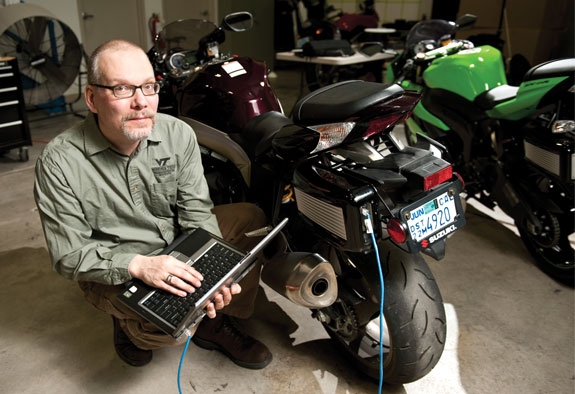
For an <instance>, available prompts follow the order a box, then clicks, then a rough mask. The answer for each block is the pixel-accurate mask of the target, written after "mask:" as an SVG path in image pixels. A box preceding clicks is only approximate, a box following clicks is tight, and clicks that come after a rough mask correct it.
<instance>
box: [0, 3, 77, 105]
mask: <svg viewBox="0 0 575 394" xmlns="http://www.w3.org/2000/svg"><path fill="white" fill-rule="evenodd" d="M0 34H1V36H0V56H13V57H15V58H17V60H18V67H19V69H20V73H21V76H22V88H23V95H24V102H25V103H26V104H28V105H39V104H45V103H50V102H53V101H54V100H56V99H58V98H60V96H61V95H62V94H63V93H64V92H65V91H66V90H67V89H68V88H69V87H70V86H71V85H72V83H73V82H74V80H75V79H76V77H77V75H78V73H79V71H80V64H81V62H82V55H83V50H82V46H81V45H80V43H79V42H78V39H77V38H76V36H75V35H74V33H73V32H72V30H71V29H70V28H69V27H68V26H67V25H66V24H64V23H62V22H60V21H58V20H57V19H56V18H55V17H54V16H53V15H52V14H51V13H50V12H49V11H48V10H46V9H44V8H41V7H38V6H36V5H32V4H25V3H20V4H13V5H8V6H6V7H2V8H0Z"/></svg>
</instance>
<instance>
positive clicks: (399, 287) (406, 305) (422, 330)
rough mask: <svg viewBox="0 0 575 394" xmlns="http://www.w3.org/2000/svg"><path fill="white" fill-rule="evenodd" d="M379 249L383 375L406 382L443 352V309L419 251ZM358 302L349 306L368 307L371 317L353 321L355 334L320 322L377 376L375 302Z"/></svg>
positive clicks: (428, 368)
mask: <svg viewBox="0 0 575 394" xmlns="http://www.w3.org/2000/svg"><path fill="white" fill-rule="evenodd" d="M382 246H383V245H382ZM382 249H383V250H380V259H381V264H382V269H383V273H384V288H385V290H384V291H385V295H384V296H385V297H384V307H383V315H384V320H385V322H384V324H383V329H384V332H383V347H384V353H383V356H384V360H383V381H384V382H385V383H389V384H403V383H409V382H413V381H416V380H418V379H420V378H422V377H423V376H425V375H426V374H428V373H429V372H430V371H431V370H432V369H433V367H435V365H436V364H437V362H438V361H439V358H440V357H441V354H442V353H443V349H444V346H445V338H446V318H445V309H444V307H443V301H442V298H441V294H440V292H439V288H438V286H437V283H436V281H435V278H434V277H433V274H432V273H431V270H430V269H429V267H428V266H427V264H426V262H425V260H424V259H423V258H422V257H421V256H420V255H412V254H409V253H406V252H403V251H401V250H400V249H399V248H397V247H394V246H392V245H390V246H389V247H387V248H386V247H382ZM377 298H379V295H378V296H377ZM363 303H364V305H356V306H355V308H362V307H366V306H367V307H368V308H371V309H372V314H371V319H370V320H368V321H367V322H364V323H363V324H361V323H359V325H358V326H357V333H358V335H357V337H356V338H355V339H352V340H349V339H347V338H349V337H348V334H349V328H350V327H349V326H348V327H345V328H344V329H343V330H342V331H341V333H340V332H337V331H334V330H333V329H331V328H330V327H329V326H328V324H326V323H323V324H324V327H325V329H326V330H327V332H328V334H329V335H330V336H331V338H332V339H333V340H334V341H335V342H336V344H337V345H338V346H339V347H340V348H341V349H342V350H343V351H344V353H346V354H347V355H348V356H349V357H350V360H351V362H352V363H353V364H354V365H355V366H356V367H357V368H358V369H359V370H360V371H362V372H363V373H365V374H367V375H368V376H370V377H372V378H374V379H379V305H376V304H374V303H373V302H371V301H370V300H365V301H364V302H363ZM365 303H367V304H371V305H365Z"/></svg>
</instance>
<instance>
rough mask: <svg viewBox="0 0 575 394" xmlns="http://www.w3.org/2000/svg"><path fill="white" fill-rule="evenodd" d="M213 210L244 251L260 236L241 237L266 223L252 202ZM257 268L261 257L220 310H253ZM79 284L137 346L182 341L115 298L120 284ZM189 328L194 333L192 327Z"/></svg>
mask: <svg viewBox="0 0 575 394" xmlns="http://www.w3.org/2000/svg"><path fill="white" fill-rule="evenodd" d="M213 212H214V214H215V215H216V217H217V219H218V225H219V227H220V230H221V232H222V236H223V238H224V239H225V240H226V241H228V242H230V243H232V244H234V245H236V246H237V247H239V248H241V249H244V250H249V249H251V248H252V247H253V246H255V244H256V243H257V242H258V241H259V239H260V238H247V237H245V236H244V234H245V233H246V232H249V231H253V230H255V229H258V228H261V227H264V226H265V224H266V219H265V215H264V213H263V212H262V211H261V209H259V208H258V207H256V206H255V205H253V204H247V203H238V204H228V205H219V206H216V207H215V208H214V210H213ZM260 271H261V259H259V262H258V264H257V265H256V267H255V268H254V269H252V271H250V273H249V274H248V275H246V277H245V278H243V279H242V281H241V282H240V285H241V287H242V292H241V293H240V294H237V295H235V296H234V297H233V298H232V302H231V303H230V305H229V306H227V307H226V308H224V309H223V310H222V312H223V313H225V314H227V315H231V316H235V317H238V318H242V319H245V318H247V317H249V316H250V315H251V314H252V313H253V311H254V302H255V299H256V295H257V292H258V284H259V278H260ZM79 285H80V288H81V289H82V290H83V291H84V296H85V298H86V300H87V301H88V302H89V303H91V304H92V305H94V306H95V307H96V308H97V309H99V310H101V311H103V312H105V313H107V314H109V315H112V316H114V317H116V318H117V319H118V320H119V322H120V326H121V327H122V330H124V332H125V333H126V334H127V335H128V337H129V338H130V340H131V341H132V342H133V343H134V344H135V345H136V346H137V347H139V348H140V349H146V350H147V349H156V348H160V347H166V346H176V345H179V344H181V343H182V342H183V341H185V338H181V339H180V341H177V340H175V339H174V338H172V336H170V335H167V334H165V333H164V332H163V331H161V330H160V329H159V328H157V327H156V326H155V325H153V324H152V323H150V322H148V321H147V320H146V319H144V318H142V317H140V316H139V315H137V314H135V313H134V312H133V311H132V310H131V309H129V308H128V307H126V306H125V305H124V304H122V303H120V302H119V301H117V300H116V296H117V295H118V294H119V293H120V292H121V291H122V290H123V285H118V286H111V285H104V284H100V283H94V282H79ZM196 327H197V326H196ZM192 331H193V332H195V330H192Z"/></svg>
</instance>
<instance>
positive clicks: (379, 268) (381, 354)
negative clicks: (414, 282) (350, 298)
mask: <svg viewBox="0 0 575 394" xmlns="http://www.w3.org/2000/svg"><path fill="white" fill-rule="evenodd" d="M366 218H367V221H368V222H369V227H368V228H369V230H368V231H369V233H370V234H371V240H372V242H373V249H374V250H375V257H376V259H377V269H378V271H379V283H380V284H381V286H380V287H381V295H380V300H381V301H380V303H379V394H381V390H382V387H383V297H384V291H383V290H384V285H383V271H382V270H381V261H380V259H379V249H378V248H377V241H376V240H375V235H374V234H373V229H372V228H371V219H370V217H369V213H366Z"/></svg>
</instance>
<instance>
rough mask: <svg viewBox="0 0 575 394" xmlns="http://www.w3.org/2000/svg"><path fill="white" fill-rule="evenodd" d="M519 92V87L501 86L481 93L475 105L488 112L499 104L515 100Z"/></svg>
mask: <svg viewBox="0 0 575 394" xmlns="http://www.w3.org/2000/svg"><path fill="white" fill-rule="evenodd" d="M518 90H519V87H518V86H510V85H501V86H498V87H496V88H493V89H491V90H487V91H485V92H483V93H481V94H480V95H479V96H477V97H476V98H475V100H474V103H475V105H477V106H478V107H479V108H481V109H482V110H484V111H487V110H489V109H492V108H494V107H495V106H496V105H498V104H501V103H503V102H505V101H509V100H512V99H514V98H515V96H517V91H518Z"/></svg>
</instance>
